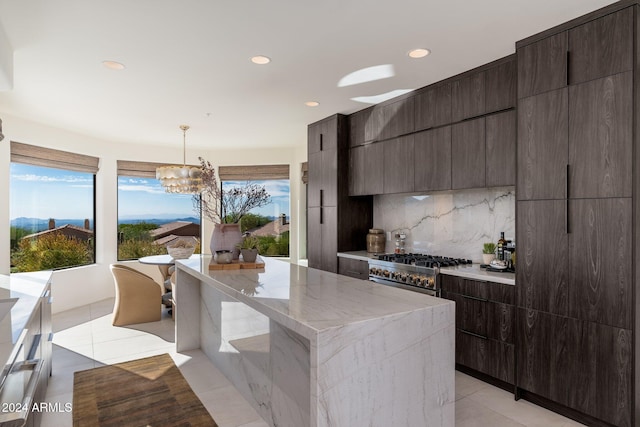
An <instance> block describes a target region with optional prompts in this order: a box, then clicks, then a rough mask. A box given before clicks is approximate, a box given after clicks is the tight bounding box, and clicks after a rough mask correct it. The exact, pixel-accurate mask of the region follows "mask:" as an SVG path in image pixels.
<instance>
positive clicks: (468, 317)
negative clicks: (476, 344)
mask: <svg viewBox="0 0 640 427" xmlns="http://www.w3.org/2000/svg"><path fill="white" fill-rule="evenodd" d="M452 299H453V300H454V301H455V302H456V328H458V329H460V330H462V331H463V332H465V333H469V334H475V335H478V336H479V337H482V338H487V302H486V301H484V300H481V299H478V298H476V297H472V296H469V295H460V294H453V298H452Z"/></svg>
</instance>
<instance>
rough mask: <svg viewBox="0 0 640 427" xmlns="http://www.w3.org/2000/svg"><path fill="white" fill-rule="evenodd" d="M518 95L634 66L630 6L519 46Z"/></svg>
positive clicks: (522, 95)
mask: <svg viewBox="0 0 640 427" xmlns="http://www.w3.org/2000/svg"><path fill="white" fill-rule="evenodd" d="M517 55H518V98H526V97H528V96H531V95H536V94H539V93H542V92H547V91H550V90H554V89H559V88H562V87H565V86H568V85H575V84H578V83H582V82H586V81H589V80H593V79H597V78H600V77H605V76H610V75H613V74H616V73H621V72H624V71H629V70H631V69H632V68H633V8H631V7H628V8H626V9H623V10H620V11H618V12H615V13H612V14H610V15H607V16H604V17H602V18H600V19H597V20H594V21H590V22H587V23H586V24H582V25H579V26H577V27H575V28H572V29H571V30H569V31H564V32H561V33H558V34H555V35H553V36H550V37H547V38H544V39H542V40H539V41H536V42H534V43H531V44H527V45H525V46H522V47H519V48H518V53H517Z"/></svg>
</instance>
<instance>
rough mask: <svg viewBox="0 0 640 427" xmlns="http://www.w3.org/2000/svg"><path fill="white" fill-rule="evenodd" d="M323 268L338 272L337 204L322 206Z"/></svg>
mask: <svg viewBox="0 0 640 427" xmlns="http://www.w3.org/2000/svg"><path fill="white" fill-rule="evenodd" d="M320 214H321V217H320V220H321V223H322V227H321V233H322V235H321V241H322V269H323V270H325V271H330V272H332V273H337V272H338V208H337V207H335V206H329V207H322V208H320Z"/></svg>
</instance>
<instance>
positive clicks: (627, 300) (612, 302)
mask: <svg viewBox="0 0 640 427" xmlns="http://www.w3.org/2000/svg"><path fill="white" fill-rule="evenodd" d="M631 200H632V199H631V198H625V199H581V200H571V202H570V205H569V220H570V230H571V234H569V241H570V252H569V261H570V265H571V274H570V277H571V283H570V286H569V309H570V315H571V316H572V317H576V318H578V319H583V320H589V321H592V322H597V323H603V324H607V325H611V326H617V327H620V328H625V329H631V325H632V321H633V304H632V303H633V296H632V289H633V286H632V265H633V256H632V249H631V247H632V245H631V239H632V221H631V218H632V213H631V212H632V203H631ZM518 243H519V242H518Z"/></svg>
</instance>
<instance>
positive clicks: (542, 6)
mask: <svg viewBox="0 0 640 427" xmlns="http://www.w3.org/2000/svg"><path fill="white" fill-rule="evenodd" d="M609 3H611V1H610V0H535V1H532V0H483V1H477V0H466V1H463V0H445V1H435V0H393V1H381V0H319V1H310V0H134V1H131V0H21V1H16V0H0V27H1V28H0V30H2V29H4V32H5V34H6V38H7V39H8V42H9V43H10V45H11V46H12V48H13V82H12V83H13V84H12V88H11V89H10V90H2V91H0V118H1V117H2V116H1V114H2V113H7V114H11V115H14V116H18V117H23V118H27V119H30V120H33V121H36V122H40V123H43V124H46V125H50V126H54V127H59V128H63V129H67V130H70V131H73V132H77V133H80V134H86V135H89V136H93V137H97V138H101V139H107V140H115V141H119V142H127V143H140V144H154V145H174V146H175V145H178V146H180V145H181V143H182V134H181V131H180V130H179V128H178V126H179V125H180V124H183V123H184V124H188V125H191V130H190V131H189V133H188V134H187V148H189V147H196V146H197V147H202V148H209V149H229V148H232V149H237V148H250V147H275V146H278V147H300V146H303V145H304V144H306V125H307V124H309V123H312V122H314V121H316V120H319V119H322V118H324V117H326V116H328V115H331V114H334V113H352V112H354V111H357V110H360V109H362V108H365V107H366V106H367V104H362V103H359V102H355V101H352V100H351V98H354V97H359V96H370V95H377V94H381V93H385V92H389V91H392V90H397V89H416V88H418V87H422V86H426V85H428V84H430V83H433V82H436V81H439V80H442V79H443V78H446V77H449V76H452V75H455V74H458V73H460V72H463V71H465V70H468V69H471V68H473V67H476V66H479V65H482V64H484V63H487V62H490V61H492V60H495V59H498V58H501V57H503V56H506V55H508V54H511V53H513V52H514V51H515V46H514V43H515V42H516V41H517V40H520V39H522V38H525V37H527V36H530V35H533V34H535V33H537V32H540V31H542V30H545V29H547V28H549V27H552V26H554V25H557V24H560V23H562V22H565V21H567V20H569V19H572V18H575V17H578V16H580V15H583V14H584V13H587V12H590V11H593V10H595V9H598V8H600V7H602V6H604V5H606V4H609ZM1 38H2V37H1V35H0V39H1ZM416 47H426V48H429V49H431V51H432V54H431V55H429V56H427V57H426V58H422V59H417V60H415V59H410V58H409V57H408V56H407V51H409V50H410V49H413V48H416ZM0 49H2V43H0ZM0 53H4V54H5V56H6V53H7V52H6V48H5V52H0ZM258 54H261V55H266V56H269V57H271V58H272V62H271V63H270V64H268V65H262V66H258V65H254V64H253V63H251V62H250V61H249V58H250V57H251V56H254V55H258ZM103 60H115V61H119V62H122V63H124V64H125V65H126V69H125V70H123V71H113V70H109V69H106V68H104V67H103V66H102V65H101V62H102V61H103ZM383 64H391V65H393V67H394V70H395V76H394V77H391V78H386V79H383V80H378V81H374V82H369V83H362V84H359V85H353V86H348V87H340V88H339V87H338V86H337V85H338V81H339V80H340V79H341V78H342V77H344V76H345V75H347V74H349V73H351V72H354V71H356V70H359V69H362V68H366V67H371V66H375V65H383ZM1 66H2V62H1V61H0V67H1ZM5 68H6V67H5ZM1 71H2V70H0V74H2V73H1ZM5 71H6V70H5ZM309 100H315V101H318V102H320V106H318V107H315V108H310V107H306V106H305V105H304V102H305V101H309ZM5 133H8V132H7V129H5Z"/></svg>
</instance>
